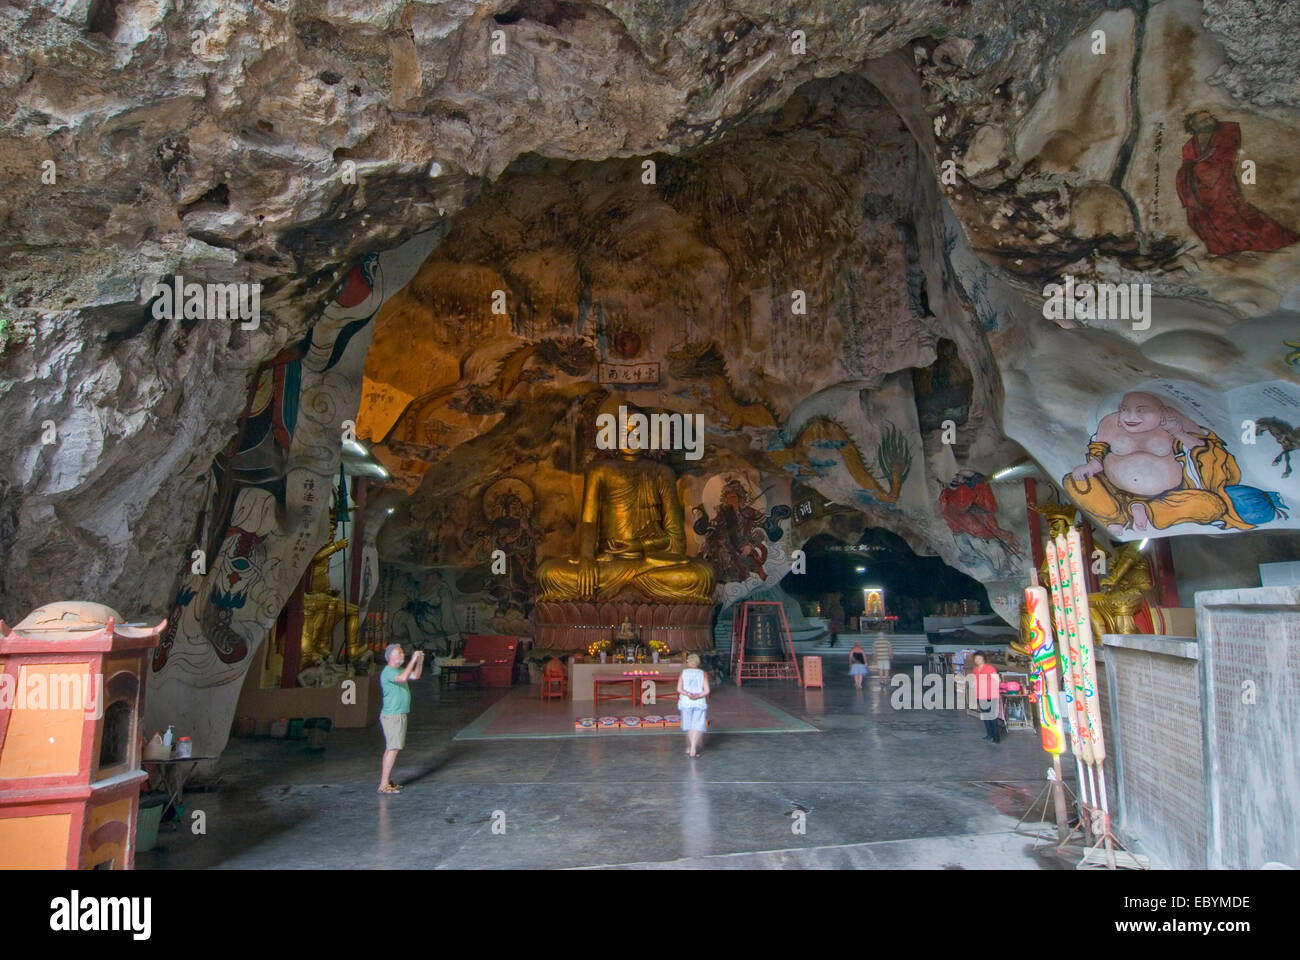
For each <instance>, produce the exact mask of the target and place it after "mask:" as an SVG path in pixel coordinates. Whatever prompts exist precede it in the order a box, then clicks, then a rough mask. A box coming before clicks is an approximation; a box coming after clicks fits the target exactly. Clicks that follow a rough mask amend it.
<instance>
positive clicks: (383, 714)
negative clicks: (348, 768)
mask: <svg viewBox="0 0 1300 960" xmlns="http://www.w3.org/2000/svg"><path fill="white" fill-rule="evenodd" d="M405 659H406V653H405V652H404V651H403V650H402V645H401V644H400V643H390V644H389V645H388V649H386V650H385V651H384V660H385V661H387V663H388V666H386V667H384V669H383V670H382V671H381V672H380V674H379V686H380V688H381V689H382V690H383V694H384V703H383V706H382V707H381V708H380V713H379V724H380V726H382V727H383V728H384V763H383V767H382V768H381V770H380V773H379V792H380V793H401V792H402V788H401V787H398V786H394V785H393V781H392V776H393V764H394V763H396V762H397V754H398V752H399V751H400V750H401V749H402V748H403V747H404V746H406V719H407V717H408V716H409V715H410V712H411V689H410V687H408V686H407V685H406V682H407V681H408V680H419V679H420V674H421V673H423V672H424V651H423V650H417V651H415V653H413V654H412V655H411V662H410V663H408V664H407V665H406V669H405V670H403V669H402V661H404V660H405Z"/></svg>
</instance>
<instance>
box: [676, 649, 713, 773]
mask: <svg viewBox="0 0 1300 960" xmlns="http://www.w3.org/2000/svg"><path fill="white" fill-rule="evenodd" d="M708 698H709V675H708V674H706V673H705V672H704V671H703V670H701V669H700V655H699V654H698V653H692V654H690V655H688V656H687V657H686V669H685V670H683V671H682V675H681V676H680V677H678V678H677V712H678V713H680V714H681V715H682V732H683V733H685V734H686V755H687V756H688V757H698V756H699V755H700V741H702V740H703V739H704V730H705V728H706V727H707V726H708V722H707V718H708V711H709V699H708Z"/></svg>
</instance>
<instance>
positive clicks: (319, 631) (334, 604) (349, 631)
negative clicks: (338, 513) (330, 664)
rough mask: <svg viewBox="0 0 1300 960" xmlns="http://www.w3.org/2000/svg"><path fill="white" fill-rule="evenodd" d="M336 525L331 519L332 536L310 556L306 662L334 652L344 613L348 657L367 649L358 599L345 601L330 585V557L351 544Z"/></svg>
mask: <svg viewBox="0 0 1300 960" xmlns="http://www.w3.org/2000/svg"><path fill="white" fill-rule="evenodd" d="M336 529H337V527H336V525H335V524H334V522H333V521H331V523H330V538H329V540H328V541H327V542H326V543H325V546H323V547H321V548H320V549H319V550H318V551H316V555H315V556H314V557H312V560H311V568H310V569H311V585H310V587H309V588H308V591H307V594H306V596H304V597H303V601H302V602H303V623H302V658H301V661H300V662H301V664H302V665H303V666H307V665H309V664H312V663H317V662H319V661H321V660H325V659H327V658H328V657H329V656H330V654H331V653H332V652H333V647H334V627H335V625H336V624H337V623H338V622H339V621H340V620H343V619H344V618H345V617H346V618H347V619H346V623H345V626H344V633H345V635H346V637H347V650H348V658H349V659H351V660H355V659H357V658H358V657H360V656H361V654H362V653H364V652H365V651H364V649H363V648H362V645H361V631H360V630H359V629H358V628H359V623H358V616H359V613H360V609H359V608H358V606H357V605H356V604H355V603H348V604H345V603H344V602H343V598H342V597H340V596H339V595H338V593H336V592H335V590H334V588H333V587H331V586H330V557H332V556H334V554H336V553H338V552H339V551H340V550H342V549H344V548H345V547H346V546H347V545H348V538H347V537H344V538H343V539H342V540H335V539H334V534H335V531H336Z"/></svg>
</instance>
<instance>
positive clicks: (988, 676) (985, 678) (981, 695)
mask: <svg viewBox="0 0 1300 960" xmlns="http://www.w3.org/2000/svg"><path fill="white" fill-rule="evenodd" d="M972 674H973V675H974V678H975V702H976V703H977V704H978V705H979V711H980V716H981V717H982V718H983V719H984V730H985V731H986V732H985V734H984V739H985V740H988V741H990V742H992V743H999V742H1000V738H999V737H998V714H999V713H1001V710H1000V709H999V708H1000V707H1001V696H1002V695H1001V692H1000V690H999V685H1000V684H1001V682H1002V678H1001V677H999V676H998V671H997V670H996V668H994V666H993V664H991V663H988V662H986V661H985V658H984V654H983V653H981V652H979V651H976V653H975V669H974V670H973V671H972Z"/></svg>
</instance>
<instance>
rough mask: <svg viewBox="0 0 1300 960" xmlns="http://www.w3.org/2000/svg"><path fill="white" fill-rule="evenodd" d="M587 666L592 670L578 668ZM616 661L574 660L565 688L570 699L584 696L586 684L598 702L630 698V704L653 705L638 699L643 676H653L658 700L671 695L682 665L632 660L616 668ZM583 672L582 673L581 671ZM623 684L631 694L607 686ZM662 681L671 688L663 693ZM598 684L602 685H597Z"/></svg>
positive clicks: (644, 678) (649, 677) (636, 705)
mask: <svg viewBox="0 0 1300 960" xmlns="http://www.w3.org/2000/svg"><path fill="white" fill-rule="evenodd" d="M584 666H589V667H593V668H594V672H588V671H582V670H579V669H578V668H580V667H584ZM619 666H620V665H619V664H600V663H597V664H574V666H573V668H572V669H571V677H570V684H569V689H570V690H571V691H572V697H573V699H574V700H586V699H588V697H587V696H586V695H585V694H586V690H587V685H588V684H589V685H590V690H591V697H590V699H591V700H593V701H594V702H595V704H596V705H597V706H599V705H600V704H601V703H602V702H604V701H606V700H631V701H632V706H634V707H638V706H653V705H654V704H645V703H642V700H641V691H642V687H643V684H644V683H645V681H647V680H653V681H654V684H655V699H656V700H658V699H660V698H661V697H664V696H673V695H674V694H673V691H675V690H676V687H677V678H678V677H679V676H681V672H682V670H683V669H684V665H683V664H680V663H657V664H649V663H646V664H633V663H629V664H626V665H623V668H622V669H619ZM584 674H585V675H584ZM623 684H627V685H628V686H629V687H630V688H631V691H632V692H631V694H630V695H627V694H621V693H614V692H612V690H611V689H610V688H613V689H617V688H618V687H619V686H621V685H623ZM662 684H672V688H671V689H670V690H669V691H668V692H667V693H665V692H664V691H663V689H662V686H661V685H662ZM602 687H604V688H606V689H603V690H602V689H601V688H602Z"/></svg>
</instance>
